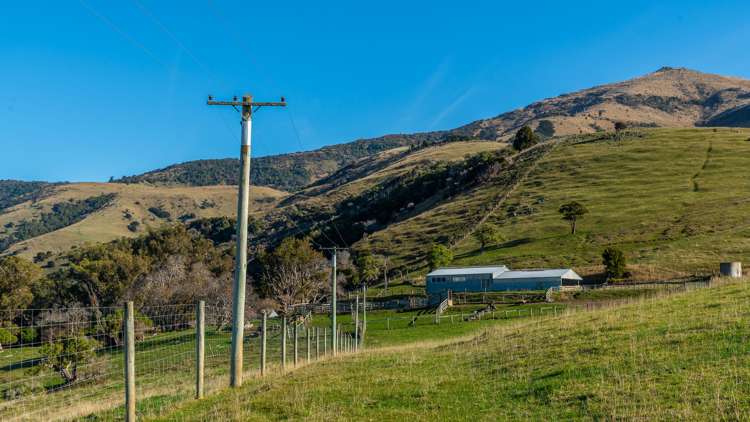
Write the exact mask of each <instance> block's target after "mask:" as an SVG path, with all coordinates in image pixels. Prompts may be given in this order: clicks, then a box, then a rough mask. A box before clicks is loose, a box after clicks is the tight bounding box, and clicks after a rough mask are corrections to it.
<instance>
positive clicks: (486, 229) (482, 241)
mask: <svg viewBox="0 0 750 422" xmlns="http://www.w3.org/2000/svg"><path fill="white" fill-rule="evenodd" d="M474 238H475V239H476V240H477V242H479V247H480V249H479V251H480V253H484V248H485V247H487V245H492V244H495V243H497V242H499V241H501V240H502V239H503V236H502V235H501V234H500V228H498V227H497V226H496V225H494V224H491V223H484V224H482V225H481V226H479V228H477V229H476V230H475V231H474Z"/></svg>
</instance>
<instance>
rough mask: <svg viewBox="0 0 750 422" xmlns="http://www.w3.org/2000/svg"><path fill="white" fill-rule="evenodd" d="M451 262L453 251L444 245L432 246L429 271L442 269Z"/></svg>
mask: <svg viewBox="0 0 750 422" xmlns="http://www.w3.org/2000/svg"><path fill="white" fill-rule="evenodd" d="M451 261H453V251H451V250H450V249H448V247H447V246H445V245H440V244H434V245H432V249H431V250H430V255H429V262H428V263H429V265H430V271H432V270H434V269H436V268H439V267H444V266H446V265H448V264H450V263H451Z"/></svg>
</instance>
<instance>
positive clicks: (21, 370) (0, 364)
mask: <svg viewBox="0 0 750 422" xmlns="http://www.w3.org/2000/svg"><path fill="white" fill-rule="evenodd" d="M479 308H480V306H478V305H467V306H460V307H455V308H451V309H449V310H448V311H447V312H446V313H445V314H443V316H442V320H441V323H440V324H439V325H438V324H435V315H434V314H433V313H432V311H420V310H415V311H408V312H397V311H371V312H368V315H367V318H368V324H367V327H368V330H367V337H366V341H365V345H366V347H368V348H380V347H395V346H399V345H404V344H409V343H413V342H415V341H423V340H426V339H445V338H451V337H455V336H462V335H466V334H469V333H474V332H476V331H477V330H480V329H482V328H485V327H491V326H495V325H498V324H506V323H510V322H511V321H513V320H517V319H522V318H528V317H529V316H531V315H539V314H540V313H541V312H544V311H545V310H546V311H547V312H548V313H549V312H551V307H550V306H549V305H546V306H544V305H542V304H535V305H520V306H510V305H509V306H506V307H504V308H498V309H497V310H496V314H494V315H487V316H485V318H484V319H483V320H481V321H465V320H464V318H462V317H466V316H468V315H469V314H470V313H471V312H473V311H474V310H476V309H479ZM543 308H546V309H543ZM501 309H502V310H501ZM557 309H558V310H559V311H562V309H563V306H562V305H557ZM506 311H507V312H506ZM211 312H213V311H211V310H209V316H210V315H211ZM493 318H494V319H493ZM338 324H339V326H340V327H341V329H342V330H343V331H345V332H349V333H351V332H352V331H353V329H354V328H353V324H352V316H351V314H344V313H342V314H339V315H338ZM259 325H260V324H259V321H250V322H249V325H248V331H247V332H246V341H245V345H244V362H245V363H244V366H245V369H246V373H247V376H248V377H251V378H253V377H255V376H257V372H258V369H259V362H260V338H259V337H258V335H257V328H258V327H259ZM309 327H310V328H311V329H310V330H307V329H305V328H304V327H300V329H299V330H298V334H299V341H298V356H299V359H300V362H299V363H300V364H303V363H304V364H306V363H307V356H308V346H307V344H308V343H307V337H308V335H309V336H310V356H311V358H313V359H315V358H316V357H317V356H318V355H320V356H321V357H322V356H323V355H325V354H326V352H327V351H330V346H328V345H325V344H324V338H327V339H329V340H330V332H331V331H330V318H329V317H328V316H325V315H316V316H315V317H314V318H313V321H312V322H311V324H309ZM314 328H318V329H319V333H320V336H319V337H317V338H316V336H315V333H316V332H315V331H314ZM323 329H326V330H327V335H326V336H325V337H324V334H323ZM289 332H290V335H291V333H293V329H292V326H291V324H290V326H289ZM230 344H231V342H230V333H229V331H228V330H227V329H226V327H224V329H223V330H218V329H217V328H216V327H214V326H211V325H210V324H209V326H208V327H207V333H206V385H207V387H206V391H207V392H208V393H213V392H218V391H220V390H221V389H222V388H224V387H226V386H227V385H228V382H229V378H228V372H229V361H228V357H229V350H230ZM287 344H288V350H287V363H288V368H291V367H293V366H295V365H294V343H293V340H292V338H289V339H288V341H287ZM194 348H195V332H194V330H193V329H186V330H178V331H170V332H160V333H157V334H149V335H146V336H145V337H144V338H143V339H142V340H140V341H138V343H136V357H135V360H136V383H137V386H138V387H137V395H138V406H139V413H140V414H142V415H158V414H160V413H161V412H163V411H164V409H169V408H171V407H173V406H175V404H176V403H179V402H181V401H186V400H189V399H191V398H192V397H193V394H194V363H195V360H194V350H195V349H194ZM267 353H268V355H267V362H268V365H269V370H270V371H272V372H278V371H279V367H280V366H281V336H280V321H279V320H278V319H271V320H269V339H268V343H267ZM39 357H40V353H39V347H28V346H27V347H17V348H10V349H6V350H4V351H2V352H0V420H39V419H47V420H50V419H66V418H75V417H82V416H84V415H87V414H89V413H93V414H95V415H97V416H96V417H97V418H103V419H107V420H108V419H118V418H120V417H121V416H122V404H123V398H124V395H123V389H124V383H123V377H122V373H123V355H122V350H121V348H119V347H115V346H106V345H105V344H103V343H102V344H101V345H100V348H99V349H98V353H97V356H96V357H95V358H94V359H92V360H91V361H89V362H88V363H86V364H85V365H84V366H83V367H81V368H80V371H81V376H82V380H81V381H80V382H79V383H78V384H76V385H65V384H64V383H63V381H62V378H61V377H60V376H59V375H58V374H56V373H55V372H53V371H51V370H48V369H45V370H42V371H41V372H39V373H36V372H33V371H32V369H33V368H34V367H35V366H36V365H37V362H36V360H37V359H38V358H39Z"/></svg>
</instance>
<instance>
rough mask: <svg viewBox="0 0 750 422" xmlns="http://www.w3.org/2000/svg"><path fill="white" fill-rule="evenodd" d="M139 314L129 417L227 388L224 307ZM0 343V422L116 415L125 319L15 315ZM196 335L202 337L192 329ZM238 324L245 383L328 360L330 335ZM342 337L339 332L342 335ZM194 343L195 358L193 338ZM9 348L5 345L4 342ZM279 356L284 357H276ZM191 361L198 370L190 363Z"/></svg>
mask: <svg viewBox="0 0 750 422" xmlns="http://www.w3.org/2000/svg"><path fill="white" fill-rule="evenodd" d="M197 309H198V308H197V306H196V305H194V304H187V305H168V306H157V307H141V308H138V309H137V310H135V311H134V313H133V329H132V333H133V340H134V341H133V343H134V345H133V346H134V349H133V351H134V356H133V357H134V359H133V360H134V365H133V369H134V372H133V375H134V377H133V378H134V380H135V396H134V397H135V402H136V403H137V408H136V411H137V413H138V414H139V415H144V414H158V413H159V411H160V410H162V409H164V408H166V407H169V406H171V405H173V404H174V403H175V402H178V401H182V400H188V399H191V398H194V397H196V396H197V394H198V391H197V388H198V365H199V363H200V367H201V368H203V371H202V377H201V378H202V379H201V382H200V385H201V387H202V388H201V389H202V390H203V391H202V394H210V393H212V392H215V391H217V390H218V389H221V388H224V387H226V386H227V385H228V384H229V367H230V349H231V323H230V321H228V318H227V315H228V313H227V310H226V309H225V308H224V307H215V306H205V308H204V311H203V318H204V320H205V325H199V324H197V323H196V322H197V320H198V313H197V312H198V311H197ZM2 318H3V319H2V321H1V322H2V325H0V326H3V327H7V328H5V330H6V331H7V334H8V335H9V337H8V338H4V339H3V341H5V342H6V343H7V344H10V345H6V346H5V347H4V349H3V351H2V352H0V420H3V421H5V420H64V419H70V418H75V417H81V416H85V415H88V414H92V413H104V414H107V415H108V416H109V417H110V418H111V419H123V418H124V417H125V408H126V406H125V404H126V403H125V402H126V373H127V371H126V362H127V359H126V350H127V347H126V346H127V345H126V343H127V341H126V336H125V335H124V333H125V332H126V321H127V318H126V311H125V310H124V309H123V308H120V307H111V308H70V309H33V310H31V309H25V310H17V311H12V312H8V313H7V314H5V315H2ZM200 328H202V330H200ZM261 328H262V321H261V320H249V321H247V322H246V324H245V335H244V341H243V367H244V368H245V374H248V375H249V376H252V375H256V374H259V373H260V371H261V366H260V362H262V361H264V362H265V371H281V370H288V369H292V368H294V367H299V366H301V365H303V364H306V363H309V362H312V361H313V360H317V359H322V358H325V357H326V356H330V355H331V354H332V341H331V338H332V335H331V332H332V329H331V328H329V327H319V326H313V325H312V324H311V321H310V320H309V319H304V318H298V319H294V320H289V321H287V322H286V323H285V321H284V320H283V319H279V318H272V319H268V320H267V322H266V326H265V328H266V330H265V331H266V336H265V356H262V350H263V344H262V342H263V338H262V337H263V336H262V329H261ZM347 330H348V331H347ZM354 331H355V330H354V326H353V325H351V324H348V326H343V325H342V326H340V328H339V330H338V333H336V336H337V340H338V347H337V352H338V353H350V352H353V351H354V350H355V349H356V348H357V344H356V341H355V339H354V337H353V336H354ZM201 337H202V341H201V343H202V344H203V348H202V349H203V353H202V357H199V354H198V347H197V346H198V343H199V342H198V341H197V340H198V339H200V338H201ZM11 343H12V344H11ZM282 356H285V359H284V358H282ZM199 359H200V362H199Z"/></svg>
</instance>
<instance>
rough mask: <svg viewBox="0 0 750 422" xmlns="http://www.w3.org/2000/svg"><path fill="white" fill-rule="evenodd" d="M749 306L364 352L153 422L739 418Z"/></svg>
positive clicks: (503, 330) (526, 327)
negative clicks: (204, 421)
mask: <svg viewBox="0 0 750 422" xmlns="http://www.w3.org/2000/svg"><path fill="white" fill-rule="evenodd" d="M749 299H750V284H748V283H747V282H744V283H734V284H728V285H724V286H719V287H714V288H708V289H702V290H698V291H692V292H687V293H678V294H676V295H674V296H668V297H662V298H656V299H648V300H645V301H639V302H636V303H632V304H626V305H620V306H617V307H614V308H604V309H601V310H596V311H591V312H580V313H572V314H566V315H563V316H558V317H554V318H542V319H538V320H534V321H519V322H517V323H513V324H510V325H501V326H497V327H496V328H485V329H484V330H483V331H482V332H481V333H477V334H476V335H474V336H471V337H465V338H460V339H444V340H443V342H441V343H436V342H421V343H420V342H416V343H414V344H409V345H405V346H402V347H391V348H387V349H382V350H378V349H370V350H368V351H365V352H364V353H361V354H357V355H354V356H351V357H343V358H335V359H333V360H326V361H323V362H321V363H314V364H311V365H308V366H304V367H302V368H300V369H297V370H294V371H293V372H289V373H285V374H283V375H282V376H271V377H265V378H251V379H249V380H248V381H247V384H246V385H244V386H243V387H242V388H240V389H226V390H224V391H222V392H221V393H218V394H216V395H214V396H209V397H207V398H206V399H202V400H199V401H197V400H196V401H192V402H189V403H186V404H183V405H182V406H179V407H178V408H177V409H175V410H173V411H172V412H169V413H168V414H166V415H162V416H161V417H157V418H155V420H164V421H167V420H168V421H172V420H174V421H178V420H179V421H191V420H196V421H198V420H258V421H263V420H328V419H336V420H426V421H433V420H488V421H489V420H696V421H697V420H746V419H748V418H750V413H749V412H750V402H748V397H749V394H750V384H748V383H747V382H746V380H747V379H748V377H749V376H750V370H749V369H748V368H750V355H748V353H747V345H746V343H747V341H746V340H747V338H748V337H749V336H750V328H749V327H748V325H747V324H746V323H745V318H746V315H747V311H748V308H747V304H746V303H747V301H748V300H749ZM435 327H436V328H434V329H435V330H437V329H438V328H437V326H435ZM398 331H403V330H395V331H393V335H394V336H395V335H398V334H397V333H398Z"/></svg>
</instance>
